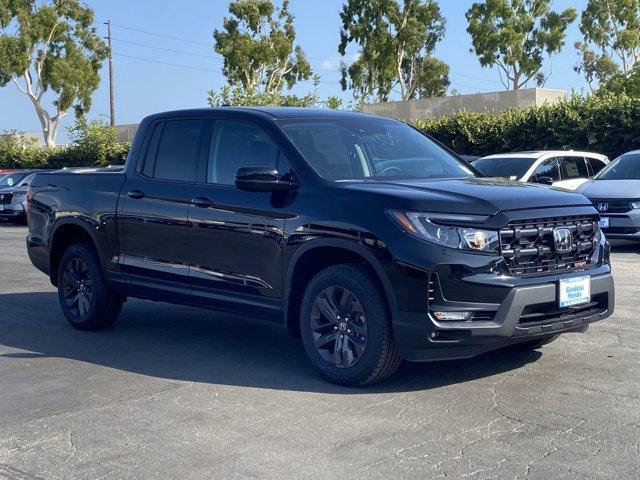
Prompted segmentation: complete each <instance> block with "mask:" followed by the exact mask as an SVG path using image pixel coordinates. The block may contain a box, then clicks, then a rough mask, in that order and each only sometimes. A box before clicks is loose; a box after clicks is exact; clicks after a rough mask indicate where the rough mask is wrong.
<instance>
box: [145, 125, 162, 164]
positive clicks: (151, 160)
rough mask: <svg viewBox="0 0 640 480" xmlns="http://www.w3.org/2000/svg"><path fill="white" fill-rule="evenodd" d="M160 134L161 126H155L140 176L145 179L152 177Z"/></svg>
mask: <svg viewBox="0 0 640 480" xmlns="http://www.w3.org/2000/svg"><path fill="white" fill-rule="evenodd" d="M161 133H162V124H161V123H159V124H157V125H156V126H155V127H154V129H153V135H151V139H150V140H149V145H148V146H147V153H146V155H145V160H144V167H143V169H142V174H143V175H144V176H146V177H153V167H155V159H156V154H157V153H158V145H159V144H160V134H161Z"/></svg>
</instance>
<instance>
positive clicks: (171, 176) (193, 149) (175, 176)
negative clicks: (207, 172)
mask: <svg viewBox="0 0 640 480" xmlns="http://www.w3.org/2000/svg"><path fill="white" fill-rule="evenodd" d="M203 125H204V120H195V119H185V120H170V121H168V122H166V123H165V125H164V129H163V131H162V138H161V139H160V144H159V145H158V155H157V156H156V166H155V170H154V173H153V176H154V177H155V178H160V179H164V180H180V181H183V182H194V181H195V180H196V172H197V169H198V150H199V143H200V142H199V140H200V132H201V131H202V127H203ZM154 133H155V132H154Z"/></svg>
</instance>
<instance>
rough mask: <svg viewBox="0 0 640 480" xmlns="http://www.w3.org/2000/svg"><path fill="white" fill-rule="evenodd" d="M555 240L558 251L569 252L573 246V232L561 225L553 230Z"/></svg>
mask: <svg viewBox="0 0 640 480" xmlns="http://www.w3.org/2000/svg"><path fill="white" fill-rule="evenodd" d="M553 242H554V243H555V247H556V252H558V253H567V252H570V251H571V249H572V248H573V233H572V232H571V229H570V228H566V227H561V228H556V229H555V230H554V231H553Z"/></svg>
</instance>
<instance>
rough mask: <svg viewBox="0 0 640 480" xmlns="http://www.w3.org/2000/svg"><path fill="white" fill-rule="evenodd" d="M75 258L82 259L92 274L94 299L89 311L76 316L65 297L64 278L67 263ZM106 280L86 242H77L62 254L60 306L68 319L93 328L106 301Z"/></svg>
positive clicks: (59, 276) (77, 324)
mask: <svg viewBox="0 0 640 480" xmlns="http://www.w3.org/2000/svg"><path fill="white" fill-rule="evenodd" d="M73 258H79V259H81V260H82V261H83V262H84V263H85V265H86V266H87V268H88V269H89V274H90V276H91V282H92V295H93V296H92V299H91V305H90V307H89V312H88V313H87V314H86V315H84V316H83V317H78V316H76V315H75V314H74V313H73V312H72V311H71V309H70V308H69V306H68V305H67V302H66V299H65V297H64V287H63V285H64V279H63V274H64V270H65V268H66V266H67V263H69V261H70V260H71V259H73ZM103 297H104V281H103V280H102V274H101V271H100V268H99V267H98V264H97V262H96V259H95V256H94V253H93V252H92V251H91V249H90V247H88V246H87V245H85V244H76V245H72V246H70V247H69V248H68V249H67V250H66V251H65V252H64V254H63V255H62V258H61V259H60V264H59V267H58V300H59V302H60V307H61V308H62V312H63V313H64V316H65V317H66V318H67V320H68V321H69V322H70V323H71V324H72V325H73V326H74V327H77V328H81V329H83V328H91V327H92V326H93V324H94V321H95V318H96V316H97V314H98V313H99V308H100V305H101V304H103V303H104V298H103Z"/></svg>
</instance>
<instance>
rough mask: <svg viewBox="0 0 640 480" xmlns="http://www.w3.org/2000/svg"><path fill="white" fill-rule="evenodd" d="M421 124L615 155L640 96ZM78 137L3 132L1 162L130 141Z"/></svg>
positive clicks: (103, 159)
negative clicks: (18, 136) (29, 139)
mask: <svg viewBox="0 0 640 480" xmlns="http://www.w3.org/2000/svg"><path fill="white" fill-rule="evenodd" d="M412 123H413V124H414V125H415V126H416V127H418V128H420V129H421V130H423V131H425V132H426V133H428V134H430V135H432V136H434V137H435V138H437V139H438V140H440V141H441V142H442V143H444V144H445V145H447V146H449V147H450V148H452V149H453V150H455V151H456V152H459V153H462V154H467V155H489V154H492V153H502V152H514V151H523V150H549V149H574V150H588V151H592V152H599V153H604V154H605V155H608V156H609V158H611V159H613V158H615V157H617V156H618V155H620V154H621V153H624V152H628V151H629V150H634V149H640V98H636V97H630V96H626V95H613V94H609V95H590V96H588V97H586V98H585V97H580V96H577V95H576V96H573V97H571V98H570V99H568V100H566V101H562V102H560V103H557V104H553V105H544V106H541V107H531V108H528V109H513V110H507V111H505V112H502V113H498V114H493V113H489V112H483V113H473V112H468V111H461V112H459V113H457V114H456V115H454V116H452V117H441V118H434V119H427V120H415V121H414V122H412ZM70 133H71V137H72V140H73V143H72V145H71V146H69V147H59V148H53V149H46V148H39V147H27V148H22V147H21V146H19V145H18V144H17V143H16V142H14V141H12V140H11V138H10V137H2V138H0V168H62V167H68V166H72V167H84V166H94V165H110V164H112V165H113V164H122V163H124V161H125V159H126V156H127V152H128V150H129V145H123V144H118V143H117V142H116V132H115V130H114V129H111V128H109V127H106V126H105V125H104V124H103V123H101V122H99V121H91V122H85V121H83V120H79V121H78V123H77V124H76V126H75V127H74V128H72V129H71V130H70Z"/></svg>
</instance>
